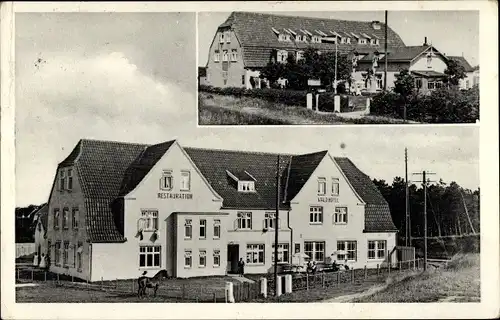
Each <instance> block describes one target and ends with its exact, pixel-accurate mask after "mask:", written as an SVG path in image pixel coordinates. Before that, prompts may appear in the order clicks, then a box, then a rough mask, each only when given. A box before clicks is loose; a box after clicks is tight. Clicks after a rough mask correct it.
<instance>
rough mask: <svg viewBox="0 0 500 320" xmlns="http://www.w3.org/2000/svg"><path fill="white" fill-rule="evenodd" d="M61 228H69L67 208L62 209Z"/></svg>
mask: <svg viewBox="0 0 500 320" xmlns="http://www.w3.org/2000/svg"><path fill="white" fill-rule="evenodd" d="M63 228H64V229H68V228H69V209H68V208H64V209H63Z"/></svg>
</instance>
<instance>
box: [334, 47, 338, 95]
mask: <svg viewBox="0 0 500 320" xmlns="http://www.w3.org/2000/svg"><path fill="white" fill-rule="evenodd" d="M338 40H339V38H338V37H335V80H334V83H333V93H334V94H337V58H338V55H337V41H338Z"/></svg>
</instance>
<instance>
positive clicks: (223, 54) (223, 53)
mask: <svg viewBox="0 0 500 320" xmlns="http://www.w3.org/2000/svg"><path fill="white" fill-rule="evenodd" d="M228 59H229V57H228V55H227V50H222V61H226V62H227V61H228Z"/></svg>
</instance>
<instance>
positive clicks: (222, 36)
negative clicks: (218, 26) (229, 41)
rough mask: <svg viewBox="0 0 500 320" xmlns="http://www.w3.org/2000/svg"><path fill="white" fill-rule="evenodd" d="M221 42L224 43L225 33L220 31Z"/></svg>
mask: <svg viewBox="0 0 500 320" xmlns="http://www.w3.org/2000/svg"><path fill="white" fill-rule="evenodd" d="M219 43H224V33H223V32H221V33H219Z"/></svg>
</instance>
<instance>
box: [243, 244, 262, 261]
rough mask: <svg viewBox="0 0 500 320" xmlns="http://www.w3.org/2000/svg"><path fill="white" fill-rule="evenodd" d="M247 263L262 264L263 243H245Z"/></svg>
mask: <svg viewBox="0 0 500 320" xmlns="http://www.w3.org/2000/svg"><path fill="white" fill-rule="evenodd" d="M247 263H248V264H263V263H264V245H263V244H247Z"/></svg>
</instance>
